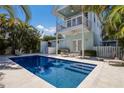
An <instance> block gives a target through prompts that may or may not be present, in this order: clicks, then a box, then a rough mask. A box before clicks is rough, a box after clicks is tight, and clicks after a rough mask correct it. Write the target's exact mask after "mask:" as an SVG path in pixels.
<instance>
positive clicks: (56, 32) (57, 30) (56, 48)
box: [56, 17, 58, 55]
mask: <svg viewBox="0 0 124 93" xmlns="http://www.w3.org/2000/svg"><path fill="white" fill-rule="evenodd" d="M57 31H58V18H57V17H56V55H58V32H57Z"/></svg>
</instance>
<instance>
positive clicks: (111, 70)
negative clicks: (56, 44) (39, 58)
mask: <svg viewBox="0 0 124 93" xmlns="http://www.w3.org/2000/svg"><path fill="white" fill-rule="evenodd" d="M33 55H34V54H33ZM36 55H39V54H36ZM29 56H30V55H29ZM45 56H49V57H54V58H60V59H66V60H73V61H79V62H84V63H85V62H86V63H92V64H97V67H96V68H95V69H94V70H93V71H92V72H91V73H90V74H89V75H88V76H87V77H86V78H85V79H84V80H83V81H82V82H81V84H80V85H79V86H78V88H122V87H124V74H123V72H124V66H112V65H109V64H108V63H107V62H100V61H93V60H86V59H76V58H69V57H60V56H55V55H45ZM9 57H10V56H6V57H5V56H0V62H2V63H3V62H8V63H9V62H10V63H13V62H12V61H11V60H9ZM14 65H15V67H16V66H17V67H20V66H19V65H17V64H14ZM13 67H14V66H13ZM0 72H2V73H4V75H3V78H2V79H0V85H4V87H5V88H54V86H53V85H51V84H49V83H47V82H46V81H44V80H43V79H41V78H39V77H37V76H36V75H34V74H32V73H31V72H29V71H27V70H26V69H24V68H22V67H21V68H19V69H6V68H5V69H1V68H0Z"/></svg>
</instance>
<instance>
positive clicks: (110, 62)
mask: <svg viewBox="0 0 124 93" xmlns="http://www.w3.org/2000/svg"><path fill="white" fill-rule="evenodd" d="M108 63H109V64H121V65H124V56H123V58H122V60H120V59H118V58H117V57H116V58H115V59H113V60H108Z"/></svg>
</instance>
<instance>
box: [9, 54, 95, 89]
mask: <svg viewBox="0 0 124 93" xmlns="http://www.w3.org/2000/svg"><path fill="white" fill-rule="evenodd" d="M10 59H11V60H13V61H14V62H16V63H17V64H19V65H21V66H22V67H24V68H25V69H27V70H28V71H30V72H32V73H33V74H35V75H37V76H38V77H40V78H42V79H44V80H45V81H47V82H48V83H50V84H52V85H53V86H55V87H57V88H75V87H77V86H78V85H79V84H80V83H81V82H82V81H83V80H84V79H85V78H86V77H87V75H88V74H89V73H90V72H91V71H92V70H93V69H94V68H95V67H96V65H94V64H86V63H79V62H74V61H68V60H61V59H55V58H50V57H44V56H25V57H16V58H10ZM39 83H40V82H39Z"/></svg>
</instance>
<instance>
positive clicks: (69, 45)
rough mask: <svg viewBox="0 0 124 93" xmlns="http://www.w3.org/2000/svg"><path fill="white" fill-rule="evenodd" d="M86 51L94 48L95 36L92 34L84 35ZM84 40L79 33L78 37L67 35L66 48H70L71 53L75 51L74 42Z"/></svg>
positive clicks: (86, 33)
mask: <svg viewBox="0 0 124 93" xmlns="http://www.w3.org/2000/svg"><path fill="white" fill-rule="evenodd" d="M84 38H85V40H84V49H85V50H86V49H92V48H93V34H92V32H85V33H84ZM79 39H80V40H82V34H81V33H79V34H77V35H72V34H71V35H66V36H65V42H66V43H65V47H66V48H69V49H70V50H71V52H74V51H73V43H72V41H73V40H79Z"/></svg>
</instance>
